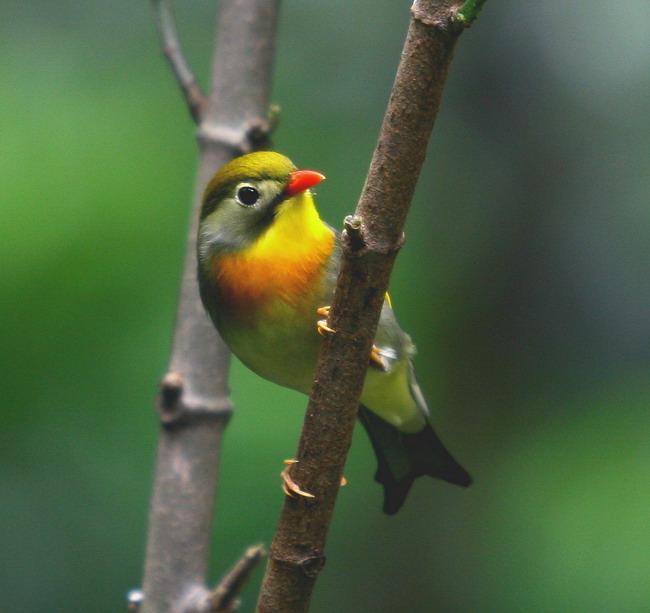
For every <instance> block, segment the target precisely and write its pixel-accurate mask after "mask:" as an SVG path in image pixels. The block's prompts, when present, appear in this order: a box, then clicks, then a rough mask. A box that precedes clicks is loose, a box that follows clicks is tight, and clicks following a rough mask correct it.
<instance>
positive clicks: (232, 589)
mask: <svg viewBox="0 0 650 613" xmlns="http://www.w3.org/2000/svg"><path fill="white" fill-rule="evenodd" d="M265 555H266V549H264V545H262V543H260V544H259V545H252V546H251V547H249V548H248V549H247V550H246V551H245V552H244V554H243V555H242V557H241V558H240V559H239V560H238V561H237V563H236V564H235V566H233V568H232V569H231V570H230V572H229V573H228V574H227V575H226V576H225V577H224V578H223V579H222V580H221V581H220V583H219V585H218V586H217V587H216V588H215V589H214V591H213V592H212V594H210V599H209V601H210V613H230V612H231V611H235V610H236V609H237V607H238V604H237V603H238V596H239V593H240V592H241V590H242V588H243V587H244V584H245V583H246V581H248V579H249V577H250V576H251V574H252V573H253V571H254V570H255V568H257V565H258V564H259V563H260V561H261V560H262V558H263V557H264V556H265Z"/></svg>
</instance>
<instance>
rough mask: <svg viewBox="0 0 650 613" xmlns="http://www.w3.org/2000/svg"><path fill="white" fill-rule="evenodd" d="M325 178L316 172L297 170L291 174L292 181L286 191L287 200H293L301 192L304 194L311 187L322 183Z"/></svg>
mask: <svg viewBox="0 0 650 613" xmlns="http://www.w3.org/2000/svg"><path fill="white" fill-rule="evenodd" d="M324 178H325V175H322V174H321V173H320V172H316V171H315V170H295V171H294V172H292V173H291V179H290V181H289V185H287V189H285V190H284V194H285V198H292V197H293V196H295V195H296V194H299V193H300V192H304V191H305V190H306V189H309V188H310V187H314V185H316V184H318V183H320V182H321V181H322V180H323V179H324Z"/></svg>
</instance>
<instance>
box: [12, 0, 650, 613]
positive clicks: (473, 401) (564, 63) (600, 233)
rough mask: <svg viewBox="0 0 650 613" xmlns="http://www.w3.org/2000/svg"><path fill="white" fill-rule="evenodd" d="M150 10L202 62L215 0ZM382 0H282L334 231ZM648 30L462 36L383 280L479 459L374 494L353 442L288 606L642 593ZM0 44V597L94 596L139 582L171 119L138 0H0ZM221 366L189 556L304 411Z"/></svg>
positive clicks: (238, 511)
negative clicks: (391, 269)
mask: <svg viewBox="0 0 650 613" xmlns="http://www.w3.org/2000/svg"><path fill="white" fill-rule="evenodd" d="M177 4H178V6H177V12H178V14H179V24H180V28H181V33H182V35H183V38H184V39H185V40H186V41H187V42H186V44H187V49H188V55H189V56H190V59H191V60H192V62H193V63H194V64H195V65H196V67H197V70H198V72H199V73H200V74H201V75H203V76H204V75H206V74H207V72H208V63H209V58H210V54H211V49H212V40H211V37H212V23H213V21H214V19H213V13H212V11H213V6H212V4H213V3H211V2H201V3H199V2H193V3H183V2H178V3H177ZM409 5H410V3H409V2H406V1H405V2H399V3H398V2H394V1H390V0H380V1H376V2H356V3H350V2H341V1H338V2H337V1H335V0H329V1H322V2H308V3H307V2H297V1H296V0H287V1H286V2H285V4H284V7H283V14H282V23H281V29H280V38H279V40H278V56H277V64H276V66H277V76H276V82H275V90H274V100H275V101H276V102H277V103H279V104H280V105H281V106H282V109H283V114H282V123H281V126H280V129H279V131H278V133H277V135H276V140H275V142H276V148H277V149H278V150H280V151H282V152H285V153H287V154H288V155H290V156H291V157H292V158H293V159H294V160H295V161H296V162H297V163H298V164H300V165H302V166H305V167H312V168H315V169H318V170H321V171H323V172H324V173H325V174H326V175H327V176H328V181H327V182H326V183H324V184H323V185H322V186H320V188H319V202H320V205H321V209H322V211H323V215H324V216H325V217H326V218H327V219H328V220H330V221H331V222H332V223H333V224H335V225H339V226H340V225H341V220H342V219H343V216H344V215H345V214H346V213H348V212H350V211H352V209H353V207H354V205H355V202H356V198H357V195H358V193H359V191H360V188H361V185H362V183H363V178H364V174H365V167H366V165H367V163H368V161H369V158H370V155H371V152H372V148H373V146H374V141H375V138H376V134H377V130H378V128H379V125H380V122H381V117H382V110H383V108H384V105H385V102H386V99H387V96H388V92H389V89H390V85H391V82H392V79H393V75H394V71H395V68H396V65H397V61H398V57H399V52H400V49H401V45H402V41H403V37H404V34H405V30H406V26H407V23H408V16H409V14H408V8H409ZM649 24H650V8H649V5H648V4H647V3H646V2H644V1H643V0H632V1H630V2H627V3H612V2H604V1H593V0H592V1H591V2H587V1H586V0H578V1H576V2H572V3H566V2H560V1H559V0H552V1H550V2H544V3H537V2H535V3H532V2H531V3H521V2H515V1H514V0H502V1H500V2H497V1H494V2H488V3H487V5H486V7H485V9H484V11H483V13H482V15H481V18H480V19H479V21H478V22H477V24H476V25H475V26H474V27H473V28H472V29H471V30H470V31H468V32H466V33H465V34H464V35H463V36H462V38H461V41H460V46H459V48H458V51H457V54H456V58H455V61H454V63H453V65H452V70H451V73H450V77H449V83H448V87H447V90H446V92H445V98H444V102H443V108H442V112H441V115H440V116H439V119H438V122H437V126H436V130H435V132H434V138H433V141H432V145H431V151H430V155H429V159H428V161H427V165H426V168H425V170H424V173H423V175H422V178H421V182H420V186H419V188H418V193H417V198H416V202H415V203H414V209H413V211H412V215H411V217H410V220H409V224H408V241H407V243H406V246H405V248H404V249H403V251H402V253H401V254H400V257H399V260H398V264H397V268H396V271H395V274H394V277H393V282H392V290H391V291H392V294H393V297H394V301H395V303H396V304H395V306H396V309H397V312H398V314H399V316H400V318H401V320H402V323H403V325H404V327H405V328H406V329H408V330H409V331H410V332H411V333H412V335H413V337H414V338H415V340H416V341H417V343H418V346H419V356H418V362H417V367H418V371H419V373H420V379H421V382H422V385H423V388H424V389H425V391H426V394H427V396H428V397H429V399H430V401H431V404H432V406H433V407H434V412H435V419H434V421H435V423H436V424H437V425H438V428H439V431H440V432H441V434H442V438H443V439H444V440H445V441H446V443H447V444H448V446H449V448H450V449H452V450H453V452H454V453H455V455H456V456H457V457H458V458H459V460H461V461H462V463H463V464H464V466H465V467H466V468H467V469H468V470H469V471H470V472H471V473H472V474H473V476H474V478H475V482H476V483H475V485H474V486H473V487H472V488H470V489H469V490H467V491H462V490H460V489H458V488H454V487H452V486H449V485H447V484H444V483H440V482H433V481H425V480H420V481H419V482H418V484H417V486H416V487H415V488H414V491H413V493H412V495H411V498H410V499H409V500H408V502H407V504H406V507H405V508H404V509H403V510H402V511H401V512H400V514H398V515H397V516H396V517H392V518H389V517H385V516H383V515H382V514H381V511H380V507H381V500H380V498H381V494H380V488H379V486H378V485H376V484H375V483H374V482H373V481H372V473H373V471H374V460H373V458H372V454H371V451H370V448H369V445H368V442H367V441H366V439H365V436H363V434H360V435H359V436H357V437H356V440H355V444H354V447H353V450H352V455H351V460H350V462H349V465H348V467H347V469H346V475H347V477H348V480H349V482H350V484H349V486H348V487H346V488H345V489H344V490H343V491H342V494H341V497H340V504H339V507H338V508H337V513H336V517H335V523H334V527H333V533H332V538H331V541H330V544H329V549H328V563H327V566H326V569H325V571H324V573H323V574H322V577H321V579H320V581H319V584H318V587H317V591H316V594H315V602H314V605H313V611H314V613H338V612H340V611H359V612H366V611H373V612H375V613H388V612H393V611H412V612H414V613H415V612H417V613H428V612H429V611H434V610H435V611H441V612H442V611H444V612H450V613H451V612H453V613H458V612H468V613H469V612H472V613H473V612H503V611H508V612H510V611H512V612H515V611H527V612H551V611H553V612H555V611H605V612H609V611H616V612H620V611H625V612H628V611H646V610H647V607H648V602H650V584H649V583H648V580H647V568H648V566H649V564H650V526H649V521H648V516H649V514H648V506H649V504H650V486H649V485H648V484H649V483H650V451H649V446H648V444H647V439H648V435H649V434H650V415H649V414H648V406H649V402H650V378H649V377H648V365H649V362H650V318H649V317H648V314H649V312H650V285H649V282H648V280H649V273H650V212H649V211H650V207H648V200H649V194H650V175H649V173H648V171H647V169H648V167H650V160H649V155H648V142H649V136H650V135H649V131H650V119H649V118H650V102H649V100H650V96H649V94H650V55H649V54H648V48H649V47H650V45H649V43H650V40H649V38H650V28H649V27H648V26H649ZM0 55H1V57H2V62H0V88H1V90H2V92H3V95H2V97H0V142H1V144H2V146H1V147H0V185H1V189H0V198H1V206H0V265H1V270H2V273H1V274H2V277H1V278H2V300H1V301H0V321H2V344H1V348H0V351H1V352H2V355H1V356H0V357H1V359H2V380H3V385H2V387H3V402H2V409H1V410H2V417H3V427H2V434H1V437H2V444H1V445H0V500H1V502H0V525H1V526H2V530H0V552H1V555H2V559H3V569H2V572H1V573H0V610H1V611H39V612H53V613H54V612H56V613H59V612H61V611H80V610H90V611H97V612H102V611H106V612H109V611H120V610H124V595H125V593H126V591H127V590H128V589H129V588H132V587H136V586H138V585H139V582H140V581H141V568H142V559H143V550H144V543H145V535H146V519H147V510H148V502H149V496H150V490H151V474H152V470H153V461H154V453H155V446H156V438H157V424H156V421H155V417H154V413H153V410H152V398H153V396H154V394H155V389H156V385H157V381H158V379H159V377H160V376H161V375H162V373H163V372H164V370H165V366H166V361H167V357H168V351H169V342H170V340H169V339H170V337H171V331H172V326H173V321H174V308H175V302H176V294H177V288H178V280H179V275H180V268H181V259H182V254H183V243H184V237H185V233H186V227H187V217H188V209H187V207H188V203H189V201H190V196H191V192H192V186H193V180H194V169H195V166H196V148H195V145H194V141H193V125H192V123H191V121H190V119H189V117H188V114H187V112H186V110H185V108H184V106H183V103H182V101H181V97H180V95H179V94H178V92H177V90H176V85H175V83H174V82H173V80H172V79H171V77H170V75H169V73H168V69H167V66H166V64H165V62H164V60H163V59H162V57H161V56H160V53H159V51H158V43H157V39H156V35H155V32H154V29H153V25H152V23H151V18H150V14H149V6H148V3H147V2H145V1H144V0H143V1H142V2H130V1H127V0H117V1H116V2H111V3H91V2H81V1H80V0H62V1H60V2H49V1H45V0H27V1H24V0H23V1H18V0H4V1H3V7H2V20H1V21H0ZM231 384H232V389H233V396H234V401H235V403H236V406H237V412H236V415H235V417H234V419H233V420H232V425H231V427H230V428H229V430H228V432H227V437H226V442H225V449H224V454H223V464H222V470H221V484H220V491H219V500H218V510H217V518H216V520H217V531H216V533H215V537H214V561H213V568H212V576H213V579H214V580H216V579H218V577H219V576H220V575H221V574H222V573H223V572H224V571H225V570H226V569H227V568H228V567H229V566H230V564H231V563H232V562H233V561H234V560H235V559H236V558H237V557H238V555H239V554H240V552H241V551H243V549H244V548H245V547H246V546H247V545H248V544H250V543H254V542H258V541H265V542H267V543H268V542H269V541H270V539H271V536H272V533H273V529H274V525H275V522H276V520H277V517H278V513H279V509H280V506H281V503H282V496H281V494H280V489H279V479H278V472H279V470H280V468H281V460H282V459H283V458H286V457H291V456H292V455H293V452H294V449H295V445H296V441H297V434H298V431H299V427H300V422H301V415H302V410H303V408H304V406H305V399H304V398H303V397H300V396H298V395H296V394H294V393H291V392H289V391H286V390H282V389H278V388H275V387H274V386H272V385H271V384H267V383H265V382H262V381H260V380H258V379H257V378H256V377H254V376H253V375H251V374H250V373H248V372H247V371H245V369H244V368H243V367H241V366H240V365H239V364H237V363H235V364H234V365H233V370H232V378H231ZM257 578H258V579H259V574H258V577H257ZM256 589H257V586H256V585H251V586H250V587H249V588H248V589H247V590H246V592H245V594H244V597H245V606H244V608H243V611H245V612H250V611H252V610H253V607H254V601H255V593H256Z"/></svg>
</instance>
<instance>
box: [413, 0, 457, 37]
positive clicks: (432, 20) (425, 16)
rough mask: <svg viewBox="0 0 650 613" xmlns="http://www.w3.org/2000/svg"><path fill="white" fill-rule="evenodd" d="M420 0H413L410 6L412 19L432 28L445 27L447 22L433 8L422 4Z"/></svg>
mask: <svg viewBox="0 0 650 613" xmlns="http://www.w3.org/2000/svg"><path fill="white" fill-rule="evenodd" d="M422 5H423V2H422V0H415V1H414V2H413V4H412V6H411V15H413V19H415V20H416V21H419V22H420V23H421V24H423V25H425V26H429V27H434V28H441V29H443V30H444V29H446V28H447V27H448V25H449V24H448V22H447V21H446V20H444V19H442V18H441V17H440V15H439V14H437V13H436V12H435V11H434V10H433V9H431V8H429V7H424V6H422Z"/></svg>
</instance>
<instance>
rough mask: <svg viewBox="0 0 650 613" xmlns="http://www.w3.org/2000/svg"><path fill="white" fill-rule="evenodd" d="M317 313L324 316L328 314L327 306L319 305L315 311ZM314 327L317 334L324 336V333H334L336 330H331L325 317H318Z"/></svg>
mask: <svg viewBox="0 0 650 613" xmlns="http://www.w3.org/2000/svg"><path fill="white" fill-rule="evenodd" d="M316 312H317V313H318V314H319V315H324V316H325V317H326V318H327V317H329V316H330V308H329V306H324V307H321V308H320V309H318V310H317V311H316ZM316 329H317V330H318V334H321V335H323V336H325V334H335V333H336V330H333V329H332V328H330V327H329V326H328V325H327V319H319V320H318V322H316Z"/></svg>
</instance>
